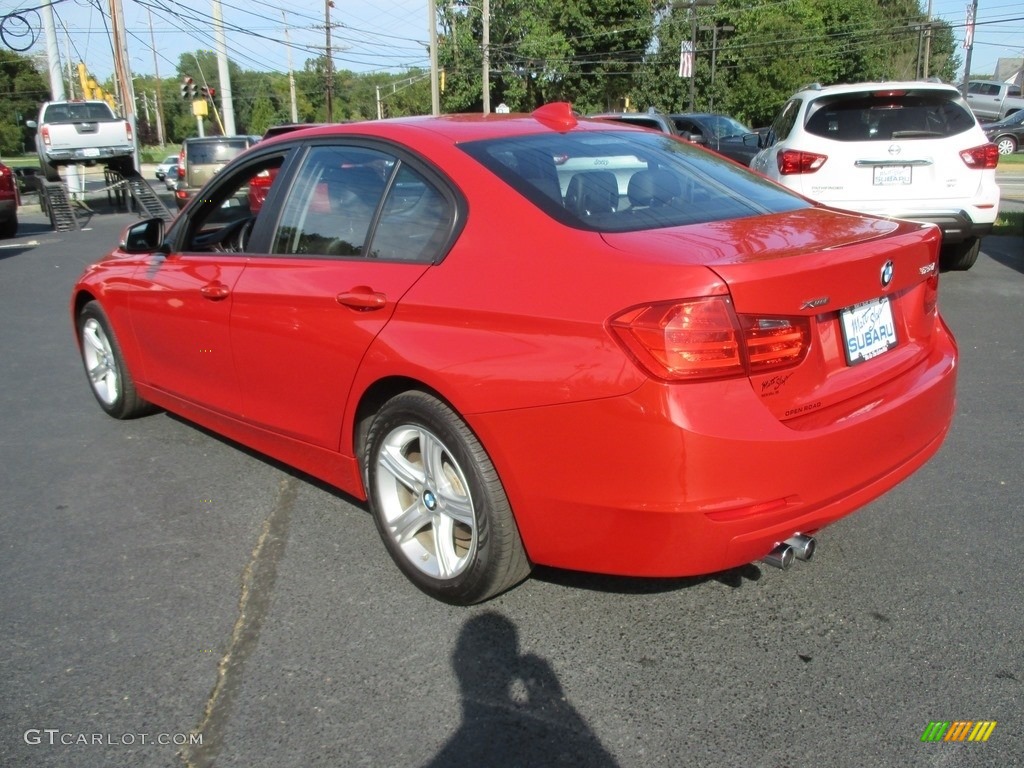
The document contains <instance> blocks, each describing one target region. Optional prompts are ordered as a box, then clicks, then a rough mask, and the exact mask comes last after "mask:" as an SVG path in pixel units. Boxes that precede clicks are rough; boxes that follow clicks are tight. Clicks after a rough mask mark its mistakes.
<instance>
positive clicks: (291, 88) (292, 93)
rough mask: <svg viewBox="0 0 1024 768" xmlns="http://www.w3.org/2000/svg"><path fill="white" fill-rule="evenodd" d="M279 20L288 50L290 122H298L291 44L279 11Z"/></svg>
mask: <svg viewBox="0 0 1024 768" xmlns="http://www.w3.org/2000/svg"><path fill="white" fill-rule="evenodd" d="M281 20H282V21H283V22H284V46H285V48H287V49H288V96H289V97H290V100H291V107H292V122H293V123H297V122H299V108H298V105H297V104H296V103H295V73H294V72H293V71H292V42H291V40H290V39H289V38H288V18H287V17H286V16H285V15H284V11H281Z"/></svg>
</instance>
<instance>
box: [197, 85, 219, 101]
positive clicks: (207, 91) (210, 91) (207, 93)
mask: <svg viewBox="0 0 1024 768" xmlns="http://www.w3.org/2000/svg"><path fill="white" fill-rule="evenodd" d="M200 92H201V93H202V94H203V97H204V98H205V97H209V98H211V99H212V98H213V97H214V96H216V95H217V89H216V88H207V87H206V86H205V85H204V86H203V87H202V90H201V91H200Z"/></svg>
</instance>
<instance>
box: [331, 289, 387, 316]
mask: <svg viewBox="0 0 1024 768" xmlns="http://www.w3.org/2000/svg"><path fill="white" fill-rule="evenodd" d="M335 298H337V300H338V303H339V304H341V305H342V306H343V307H350V308H351V309H358V310H361V311H364V310H369V309H380V308H381V307H383V306H384V305H385V304H387V301H388V300H387V297H386V296H385V295H384V294H383V293H381V292H379V291H375V290H373V289H372V288H370V287H369V286H368V285H357V286H356V287H355V288H353V289H352V290H350V291H342V292H341V293H339V294H338V295H337V296H336V297H335Z"/></svg>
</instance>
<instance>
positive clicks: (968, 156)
mask: <svg viewBox="0 0 1024 768" xmlns="http://www.w3.org/2000/svg"><path fill="white" fill-rule="evenodd" d="M960 159H961V160H963V161H964V165H966V166H967V167H968V168H977V169H978V170H980V171H981V170H990V169H992V168H995V167H996V166H997V165H998V164H999V147H997V146H996V145H995V144H982V145H981V146H980V147H972V148H971V149H964V150H962V151H961V152H960Z"/></svg>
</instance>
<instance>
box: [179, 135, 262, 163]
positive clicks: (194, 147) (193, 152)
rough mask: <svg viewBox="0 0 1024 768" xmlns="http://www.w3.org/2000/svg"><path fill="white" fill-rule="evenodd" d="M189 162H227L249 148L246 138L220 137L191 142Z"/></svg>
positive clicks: (189, 145) (188, 144)
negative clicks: (212, 139) (213, 139)
mask: <svg viewBox="0 0 1024 768" xmlns="http://www.w3.org/2000/svg"><path fill="white" fill-rule="evenodd" d="M186 146H187V147H188V150H187V152H188V162H190V163H196V164H198V165H204V164H207V163H226V162H228V160H232V159H234V158H235V156H236V155H240V154H241V153H242V152H243V151H244V150H245V149H247V148H248V146H249V142H248V141H247V140H246V139H219V140H217V141H203V142H195V143H192V142H189V143H187V144H186Z"/></svg>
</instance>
